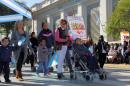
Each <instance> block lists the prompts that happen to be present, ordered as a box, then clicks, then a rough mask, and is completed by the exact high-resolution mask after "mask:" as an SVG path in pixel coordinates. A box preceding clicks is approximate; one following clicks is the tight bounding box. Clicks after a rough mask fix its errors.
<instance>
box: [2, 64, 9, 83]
mask: <svg viewBox="0 0 130 86" xmlns="http://www.w3.org/2000/svg"><path fill="white" fill-rule="evenodd" d="M2 72H3V73H4V78H5V81H8V80H9V73H10V69H9V62H0V74H1V73H2Z"/></svg>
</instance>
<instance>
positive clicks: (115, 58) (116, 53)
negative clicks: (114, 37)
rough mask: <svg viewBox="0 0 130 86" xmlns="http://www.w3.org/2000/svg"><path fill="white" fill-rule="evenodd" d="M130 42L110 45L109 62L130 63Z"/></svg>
mask: <svg viewBox="0 0 130 86" xmlns="http://www.w3.org/2000/svg"><path fill="white" fill-rule="evenodd" d="M129 44H130V43H129V42H127V41H124V42H123V44H121V43H119V44H118V43H115V44H114V43H112V44H110V50H109V52H108V59H109V57H110V58H111V59H109V60H108V62H112V63H126V64H129V63H130V59H129V56H130V55H129V54H128V53H129Z"/></svg>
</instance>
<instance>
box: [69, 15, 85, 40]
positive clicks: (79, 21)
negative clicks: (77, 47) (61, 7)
mask: <svg viewBox="0 0 130 86" xmlns="http://www.w3.org/2000/svg"><path fill="white" fill-rule="evenodd" d="M67 20H68V22H69V27H70V30H69V33H70V35H71V36H72V37H73V39H76V38H81V39H86V38H87V35H86V29H85V25H84V21H83V18H82V17H80V16H68V17H67Z"/></svg>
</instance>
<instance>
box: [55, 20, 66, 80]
mask: <svg viewBox="0 0 130 86" xmlns="http://www.w3.org/2000/svg"><path fill="white" fill-rule="evenodd" d="M67 35H68V32H67V21H66V20H64V19H61V20H60V27H59V28H57V29H56V32H55V41H56V46H55V48H56V50H57V53H58V55H59V58H58V70H57V73H58V74H57V77H58V79H61V78H63V71H62V66H63V62H64V59H65V55H66V51H67V41H68V36H67Z"/></svg>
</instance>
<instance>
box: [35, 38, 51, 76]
mask: <svg viewBox="0 0 130 86" xmlns="http://www.w3.org/2000/svg"><path fill="white" fill-rule="evenodd" d="M37 50H38V52H37V62H38V65H39V66H38V67H37V68H36V74H37V76H39V72H40V67H41V68H42V70H43V71H44V77H46V76H48V55H49V52H48V48H47V47H46V40H45V39H40V40H39V45H38V49H37Z"/></svg>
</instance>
